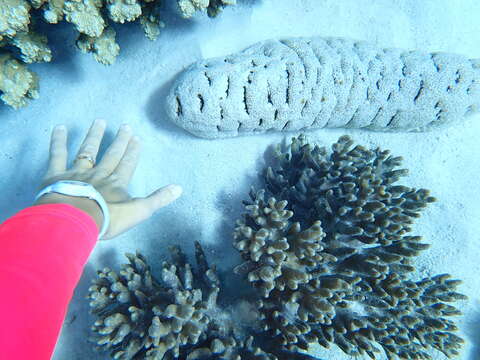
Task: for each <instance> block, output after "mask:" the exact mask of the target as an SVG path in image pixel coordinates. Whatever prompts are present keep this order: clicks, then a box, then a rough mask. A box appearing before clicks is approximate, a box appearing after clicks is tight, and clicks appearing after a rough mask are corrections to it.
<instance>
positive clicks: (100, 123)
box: [94, 119, 107, 127]
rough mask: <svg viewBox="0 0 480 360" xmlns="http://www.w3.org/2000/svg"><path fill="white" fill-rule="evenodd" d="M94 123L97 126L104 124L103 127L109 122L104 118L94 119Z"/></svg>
mask: <svg viewBox="0 0 480 360" xmlns="http://www.w3.org/2000/svg"><path fill="white" fill-rule="evenodd" d="M94 125H95V126H103V127H105V126H107V122H106V121H105V120H104V119H96V120H95V121H94Z"/></svg>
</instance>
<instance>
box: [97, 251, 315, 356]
mask: <svg viewBox="0 0 480 360" xmlns="http://www.w3.org/2000/svg"><path fill="white" fill-rule="evenodd" d="M127 258H128V259H129V264H126V265H124V266H123V267H122V270H121V271H120V273H119V274H117V273H116V272H114V271H112V270H110V269H105V270H103V271H99V272H98V279H96V280H95V281H94V284H93V285H92V286H91V287H90V289H89V298H90V306H91V307H92V313H93V314H95V315H96V316H97V317H98V320H97V321H96V322H95V324H94V326H93V328H92V330H93V331H94V333H95V334H96V343H97V345H98V346H99V347H100V348H103V349H106V350H108V351H109V352H110V354H111V356H112V358H114V359H152V360H153V359H158V360H161V359H177V358H180V359H189V360H201V359H205V360H206V359H219V360H220V359H223V360H277V359H278V358H277V357H276V356H274V355H273V354H269V353H267V352H264V351H263V350H262V349H260V348H259V347H257V346H255V345H254V338H253V337H252V336H242V335H239V334H238V332H237V330H236V329H235V328H234V327H233V324H232V315H231V314H229V313H228V311H227V310H224V309H222V308H221V307H219V305H218V304H217V297H218V293H219V280H218V277H217V275H216V271H215V268H214V267H210V266H209V265H208V263H207V261H206V259H205V255H204V252H203V250H202V248H201V247H200V245H199V244H198V243H196V259H197V268H196V269H192V267H191V266H190V264H189V263H188V262H187V261H186V257H185V255H184V254H183V253H182V252H181V251H180V249H179V248H178V247H174V248H173V249H172V258H173V261H172V263H168V262H165V263H164V264H163V266H162V270H161V277H160V280H157V279H156V278H155V277H154V276H153V275H152V273H151V270H150V267H149V266H148V265H147V262H146V259H145V258H144V257H143V256H142V255H140V254H138V253H137V254H136V255H132V254H127ZM292 359H298V360H301V359H307V357H300V356H299V357H293V358H292Z"/></svg>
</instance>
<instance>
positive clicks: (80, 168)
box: [42, 120, 182, 238]
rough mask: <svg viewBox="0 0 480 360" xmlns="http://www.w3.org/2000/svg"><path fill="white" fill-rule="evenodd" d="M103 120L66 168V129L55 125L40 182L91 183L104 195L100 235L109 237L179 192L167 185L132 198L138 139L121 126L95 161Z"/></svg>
mask: <svg viewBox="0 0 480 360" xmlns="http://www.w3.org/2000/svg"><path fill="white" fill-rule="evenodd" d="M105 127H106V122H105V121H103V120H97V121H95V122H94V123H93V124H92V126H91V127H90V130H89V131H88V134H87V136H86V137H85V139H84V141H83V143H82V145H81V146H80V149H79V151H78V153H77V156H76V159H75V161H74V164H73V165H72V167H70V168H67V159H68V150H67V129H66V127H65V126H63V125H61V126H57V127H56V128H55V129H54V130H53V133H52V139H51V144H50V160H49V165H48V170H47V173H46V175H45V178H44V180H43V183H42V187H43V186H47V185H50V184H52V183H54V182H56V181H60V180H76V181H82V182H86V183H89V184H91V185H92V186H94V187H95V189H96V190H97V191H98V192H99V193H100V194H101V195H102V196H103V198H104V199H105V201H106V202H107V205H108V209H109V211H110V226H109V228H108V230H107V232H106V234H105V235H104V236H103V238H112V237H114V236H116V235H118V234H120V233H122V232H124V231H126V230H128V229H130V228H132V227H133V226H135V225H137V224H139V223H140V222H142V221H144V220H146V219H148V218H149V217H150V216H151V215H152V214H153V213H154V212H155V211H156V210H158V209H160V208H161V207H163V206H165V205H168V204H169V203H171V202H172V201H174V200H175V199H177V198H178V197H179V196H180V194H181V191H182V190H181V188H180V186H178V185H169V186H165V187H163V188H160V189H158V190H156V191H154V192H153V193H152V194H150V195H149V196H146V197H139V198H132V197H131V196H130V195H129V193H128V190H127V187H128V184H129V183H130V181H131V179H132V176H133V173H134V172H135V169H136V166H137V163H138V158H139V154H140V141H139V138H138V137H137V136H133V135H132V131H131V128H130V127H129V126H128V125H122V126H121V127H120V129H119V131H118V133H117V135H116V137H115V139H114V141H113V143H112V144H111V145H110V146H109V148H108V149H107V151H106V152H105V154H104V155H103V157H102V159H101V160H100V161H99V162H98V164H96V158H97V156H98V150H99V148H100V143H101V142H102V138H103V135H104V132H105Z"/></svg>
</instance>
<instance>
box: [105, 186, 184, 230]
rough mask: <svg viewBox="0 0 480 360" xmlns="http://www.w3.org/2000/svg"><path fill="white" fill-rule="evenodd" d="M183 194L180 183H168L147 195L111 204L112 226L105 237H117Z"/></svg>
mask: <svg viewBox="0 0 480 360" xmlns="http://www.w3.org/2000/svg"><path fill="white" fill-rule="evenodd" d="M181 194H182V188H181V187H180V186H179V185H168V186H165V187H163V188H160V189H158V190H156V191H154V192H153V193H151V194H150V195H148V196H147V197H142V198H135V199H132V200H130V201H127V202H123V203H114V204H111V207H110V216H111V223H110V228H109V231H108V232H107V234H106V236H104V238H105V239H108V238H112V237H115V236H117V235H119V234H121V233H123V232H124V231H126V230H128V229H130V228H132V227H134V226H135V225H137V224H139V223H141V222H142V221H145V220H147V219H148V218H150V216H152V214H153V213H154V212H155V211H157V210H158V209H160V208H162V207H164V206H166V205H168V204H170V203H171V202H172V201H174V200H176V199H177V198H178V197H179V196H180V195H181Z"/></svg>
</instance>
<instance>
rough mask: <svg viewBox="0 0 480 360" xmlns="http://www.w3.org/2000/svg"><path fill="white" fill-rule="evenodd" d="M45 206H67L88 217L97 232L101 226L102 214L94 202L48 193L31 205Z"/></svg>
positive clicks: (82, 198)
mask: <svg viewBox="0 0 480 360" xmlns="http://www.w3.org/2000/svg"><path fill="white" fill-rule="evenodd" d="M45 204H68V205H71V206H73V207H75V208H77V209H79V210H82V211H83V212H85V213H87V214H88V215H90V216H91V217H92V218H93V220H94V221H95V223H96V224H97V227H98V231H100V229H101V228H102V226H103V221H104V219H103V212H102V209H101V208H100V206H99V205H98V203H97V202H96V201H95V200H92V199H89V198H86V197H79V196H69V195H63V194H58V193H48V194H45V195H43V196H42V197H40V198H39V199H38V200H37V201H35V203H34V204H33V205H45Z"/></svg>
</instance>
